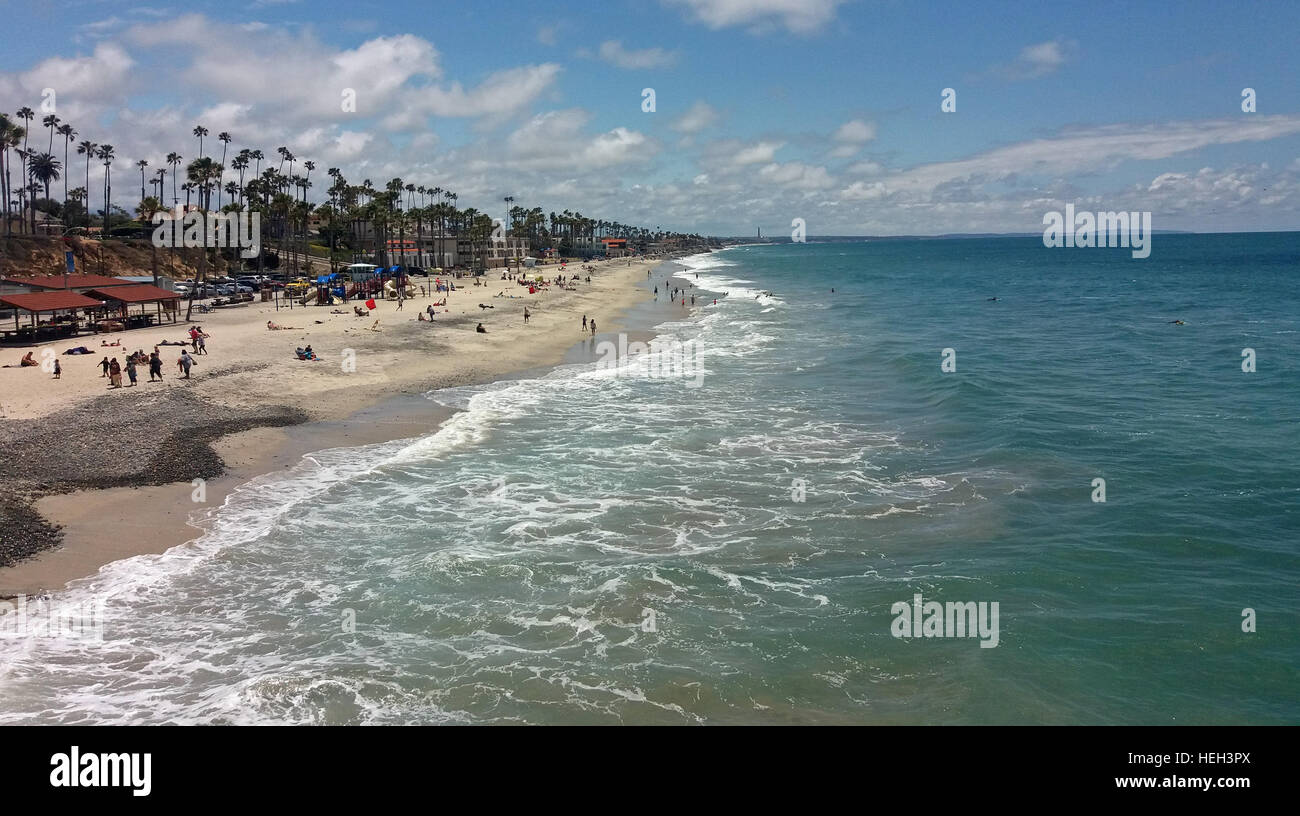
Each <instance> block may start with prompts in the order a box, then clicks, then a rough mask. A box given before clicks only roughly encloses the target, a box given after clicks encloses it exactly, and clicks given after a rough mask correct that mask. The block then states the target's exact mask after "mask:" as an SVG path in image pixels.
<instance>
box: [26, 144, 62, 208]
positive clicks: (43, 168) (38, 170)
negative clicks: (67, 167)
mask: <svg viewBox="0 0 1300 816" xmlns="http://www.w3.org/2000/svg"><path fill="white" fill-rule="evenodd" d="M62 169H63V165H62V164H61V163H60V162H59V160H58V159H56V158H54V156H53V154H50V153H40V154H37V155H36V156H33V157H32V160H31V163H30V164H28V166H27V171H28V172H29V173H31V174H32V181H38V182H40V183H41V184H43V185H44V186H45V198H46V200H49V198H50V182H51V181H58V180H59V172H60V171H61V170H62ZM33 209H35V208H33Z"/></svg>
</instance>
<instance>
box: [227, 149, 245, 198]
mask: <svg viewBox="0 0 1300 816" xmlns="http://www.w3.org/2000/svg"><path fill="white" fill-rule="evenodd" d="M230 166H231V167H232V168H234V169H235V170H238V171H239V203H240V205H241V206H242V205H243V203H244V171H245V170H247V169H248V151H247V150H241V151H239V155H238V156H235V160H234V161H232V162H231V163H230ZM231 195H233V193H232V194H231Z"/></svg>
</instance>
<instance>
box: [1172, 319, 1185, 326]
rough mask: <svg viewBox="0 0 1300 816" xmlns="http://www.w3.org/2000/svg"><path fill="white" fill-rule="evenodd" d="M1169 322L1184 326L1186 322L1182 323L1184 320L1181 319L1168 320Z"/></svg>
mask: <svg viewBox="0 0 1300 816" xmlns="http://www.w3.org/2000/svg"><path fill="white" fill-rule="evenodd" d="M1169 322H1170V323H1172V324H1174V325H1175V326H1186V325H1187V324H1186V323H1184V322H1183V321H1181V320H1170V321H1169Z"/></svg>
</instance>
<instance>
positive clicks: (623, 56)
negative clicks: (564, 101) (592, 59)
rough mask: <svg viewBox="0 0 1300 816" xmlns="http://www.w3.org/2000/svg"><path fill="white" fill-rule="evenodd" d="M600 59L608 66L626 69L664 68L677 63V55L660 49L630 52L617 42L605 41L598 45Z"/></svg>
mask: <svg viewBox="0 0 1300 816" xmlns="http://www.w3.org/2000/svg"><path fill="white" fill-rule="evenodd" d="M600 58H601V59H603V60H604V61H605V62H608V63H609V64H610V65H614V66H617V67H619V68H627V69H636V70H642V69H650V68H666V67H668V66H670V65H672V64H674V63H675V62H677V55H676V54H675V53H673V52H671V51H665V50H664V49H662V48H644V49H642V50H640V51H632V50H629V49H626V48H624V47H623V43H621V42H619V41H618V40H606V41H605V42H603V43H601V44H600Z"/></svg>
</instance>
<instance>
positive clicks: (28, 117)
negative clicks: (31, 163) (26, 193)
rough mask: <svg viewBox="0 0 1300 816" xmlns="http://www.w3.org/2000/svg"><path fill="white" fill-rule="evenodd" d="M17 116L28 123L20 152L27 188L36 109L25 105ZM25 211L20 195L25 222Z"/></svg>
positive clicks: (20, 214)
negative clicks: (30, 142) (28, 150)
mask: <svg viewBox="0 0 1300 816" xmlns="http://www.w3.org/2000/svg"><path fill="white" fill-rule="evenodd" d="M17 116H18V118H19V119H22V120H23V121H25V122H26V123H27V124H26V125H25V126H23V149H22V151H21V152H19V153H18V158H19V159H21V160H22V163H23V187H24V188H26V186H27V139H28V137H30V136H31V135H32V120H33V119H35V118H36V111H34V110H32V109H31V108H29V107H27V106H26V105H24V106H23V107H21V108H19V109H18V113H17ZM25 213H26V211H25V210H24V209H23V204H22V196H21V195H20V196H19V203H18V216H19V220H20V221H21V222H24V223H25V221H26V219H25V218H23V216H24V215H25ZM33 230H35V227H33Z"/></svg>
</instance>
